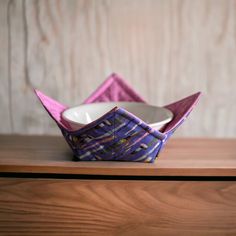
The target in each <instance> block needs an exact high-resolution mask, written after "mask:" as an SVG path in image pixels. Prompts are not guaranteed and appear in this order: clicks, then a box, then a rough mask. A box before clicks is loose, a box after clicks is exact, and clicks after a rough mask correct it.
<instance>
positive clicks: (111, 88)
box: [35, 74, 201, 134]
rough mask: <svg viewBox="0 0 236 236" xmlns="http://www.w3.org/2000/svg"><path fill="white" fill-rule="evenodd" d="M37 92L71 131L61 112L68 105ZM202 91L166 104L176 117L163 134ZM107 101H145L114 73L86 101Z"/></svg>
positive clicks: (48, 108)
mask: <svg viewBox="0 0 236 236" xmlns="http://www.w3.org/2000/svg"><path fill="white" fill-rule="evenodd" d="M35 93H36V95H37V96H38V98H39V100H40V101H41V103H42V105H43V106H44V108H45V109H46V110H47V112H48V113H49V115H50V116H51V117H52V118H53V119H54V120H55V121H56V123H57V124H58V125H59V127H63V128H64V129H66V130H67V131H71V127H70V125H69V123H68V122H66V121H64V120H63V119H62V117H61V113H62V112H63V111H64V110H65V109H67V106H65V105H63V104H60V103H59V102H57V101H55V100H53V99H52V98H50V97H48V96H46V95H44V94H43V93H42V92H40V91H39V90H36V89H35ZM200 95H201V93H200V92H198V93H196V94H193V95H191V96H189V97H186V98H184V99H182V100H179V101H177V102H174V103H171V104H169V105H167V106H165V107H166V108H167V109H170V110H171V111H172V112H173V113H174V119H173V120H172V121H171V122H170V123H169V124H167V126H166V127H164V129H163V131H164V132H163V134H167V133H169V132H171V131H172V130H173V129H175V128H176V127H177V126H178V125H179V124H180V123H181V122H182V121H183V120H184V119H185V118H186V117H187V115H188V114H189V113H190V112H191V110H192V109H193V107H194V106H195V105H196V103H197V102H198V100H199V97H200ZM106 101H135V102H145V101H144V99H143V98H142V97H141V96H140V95H138V94H137V93H136V92H135V91H134V90H133V89H132V88H131V87H130V86H129V85H128V84H127V83H126V82H125V81H124V80H123V79H122V78H120V77H119V76H118V75H116V74H112V75H111V76H109V77H108V79H107V80H105V81H104V82H103V84H102V85H100V87H99V88H97V89H96V90H95V91H94V93H93V94H92V95H91V96H89V97H88V98H87V99H86V100H85V101H84V103H93V102H106Z"/></svg>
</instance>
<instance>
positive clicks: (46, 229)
mask: <svg viewBox="0 0 236 236" xmlns="http://www.w3.org/2000/svg"><path fill="white" fill-rule="evenodd" d="M0 192H1V194H0V234H1V235H17V236H20V235H24V236H27V235H34V236H35V235H122V236H123V235H140V236H143V235H147V236H148V235H214V236H215V235H235V234H236V204H235V199H236V183H235V182H227V181H226V182H191V181H190V182H184V181H182V182H181V181H173V182H172V181H167V182H166V181H102V180H93V181H91V180H83V181H82V180H80V181H78V180H47V179H44V180H40V179H34V180H33V179H4V178H1V179H0Z"/></svg>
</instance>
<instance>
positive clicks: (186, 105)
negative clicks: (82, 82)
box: [35, 74, 201, 163]
mask: <svg viewBox="0 0 236 236" xmlns="http://www.w3.org/2000/svg"><path fill="white" fill-rule="evenodd" d="M35 93H36V95H37V97H38V98H39V100H40V101H41V103H42V105H43V106H44V108H45V109H46V110H47V112H48V113H49V115H50V116H51V117H52V119H53V120H54V121H55V122H56V124H57V125H58V127H59V128H60V130H61V132H62V135H63V136H64V138H65V140H66V142H67V143H68V145H69V146H70V148H71V150H72V151H73V154H74V157H75V158H76V159H77V160H80V161H100V160H101V161H136V162H149V163H151V162H153V161H154V160H155V159H156V158H157V156H158V154H159V153H160V151H161V150H162V148H163V147H164V146H165V143H166V142H167V140H168V139H169V138H170V137H171V135H172V134H173V133H174V132H175V130H176V129H177V128H178V127H179V126H180V125H181V124H182V123H183V122H184V121H185V119H186V118H187V117H188V115H189V114H190V112H191V111H192V109H193V108H194V106H195V105H196V103H197V101H198V100H199V97H200V94H201V93H200V92H198V93H195V94H193V95H190V96H188V97H186V98H184V99H181V100H179V101H176V102H174V103H171V104H169V105H166V106H164V108H167V109H169V110H170V111H171V112H172V113H173V119H172V120H171V121H170V122H169V123H168V124H166V125H165V126H164V127H163V128H162V129H161V130H160V131H158V130H156V129H153V128H152V127H151V126H150V125H148V124H147V123H146V122H144V121H143V120H142V119H140V118H139V117H137V116H135V115H134V114H132V113H130V112H128V111H127V110H126V109H123V108H122V107H114V108H113V109H112V110H110V111H109V112H108V113H106V114H103V115H102V116H101V117H99V118H98V119H96V120H95V121H93V122H91V123H89V124H87V125H85V126H83V127H81V128H79V129H77V130H73V129H72V128H71V126H70V124H69V123H68V122H67V121H66V120H64V119H63V118H62V113H63V112H64V111H65V110H66V109H67V108H68V107H67V106H65V105H63V104H61V103H59V102H57V101H55V100H54V99H52V98H50V97H48V96H46V95H45V94H43V93H42V92H40V91H39V90H35ZM97 102H138V103H141V104H144V103H146V102H145V100H144V99H143V98H142V97H141V96H140V95H138V93H136V92H135V91H134V90H133V89H132V88H131V87H130V86H129V85H128V84H127V83H126V82H125V81H124V80H123V79H122V78H120V77H119V76H118V75H116V74H112V75H111V76H110V77H109V78H108V79H107V80H105V81H104V83H103V84H102V85H101V86H100V87H99V88H98V89H97V90H95V92H94V93H93V94H92V95H91V96H89V97H88V98H87V99H86V100H85V101H84V104H90V103H97ZM104 124H106V125H104Z"/></svg>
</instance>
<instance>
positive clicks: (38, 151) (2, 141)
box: [0, 135, 236, 176]
mask: <svg viewBox="0 0 236 236" xmlns="http://www.w3.org/2000/svg"><path fill="white" fill-rule="evenodd" d="M72 157H73V156H72V152H71V150H70V149H69V148H68V147H67V144H66V142H65V141H64V140H63V138H62V137H49V136H11V135H9V136H7V135H6V136H0V172H2V173H6V172H15V173H49V174H50V173H54V174H55V173H56V174H78V175H79V174H87V175H117V176H123V175H127V176H236V139H228V140H227V139H196V138H195V139H193V138H192V139H183V138H182V139H180V138H179V139H171V140H170V141H169V142H168V143H167V144H166V146H165V148H164V150H163V151H162V152H161V153H160V156H159V158H158V159H157V160H156V161H155V163H134V162H102V161H95V162H91V161H90V162H73V161H72Z"/></svg>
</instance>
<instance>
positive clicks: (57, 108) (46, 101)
mask: <svg viewBox="0 0 236 236" xmlns="http://www.w3.org/2000/svg"><path fill="white" fill-rule="evenodd" d="M34 91H35V93H36V95H37V97H38V98H39V100H40V101H41V103H42V105H43V106H44V108H45V109H46V111H47V112H48V114H49V115H50V116H51V117H52V118H53V119H54V120H55V121H56V123H57V124H58V125H59V126H62V127H63V128H65V129H67V130H71V128H70V125H69V123H68V122H66V121H64V120H63V119H62V117H61V113H62V112H63V111H64V110H65V109H67V107H66V106H65V105H63V104H61V103H59V102H57V101H55V100H53V99H52V98H50V97H48V96H46V95H45V94H43V93H42V92H40V91H39V90H37V89H35V90H34Z"/></svg>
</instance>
